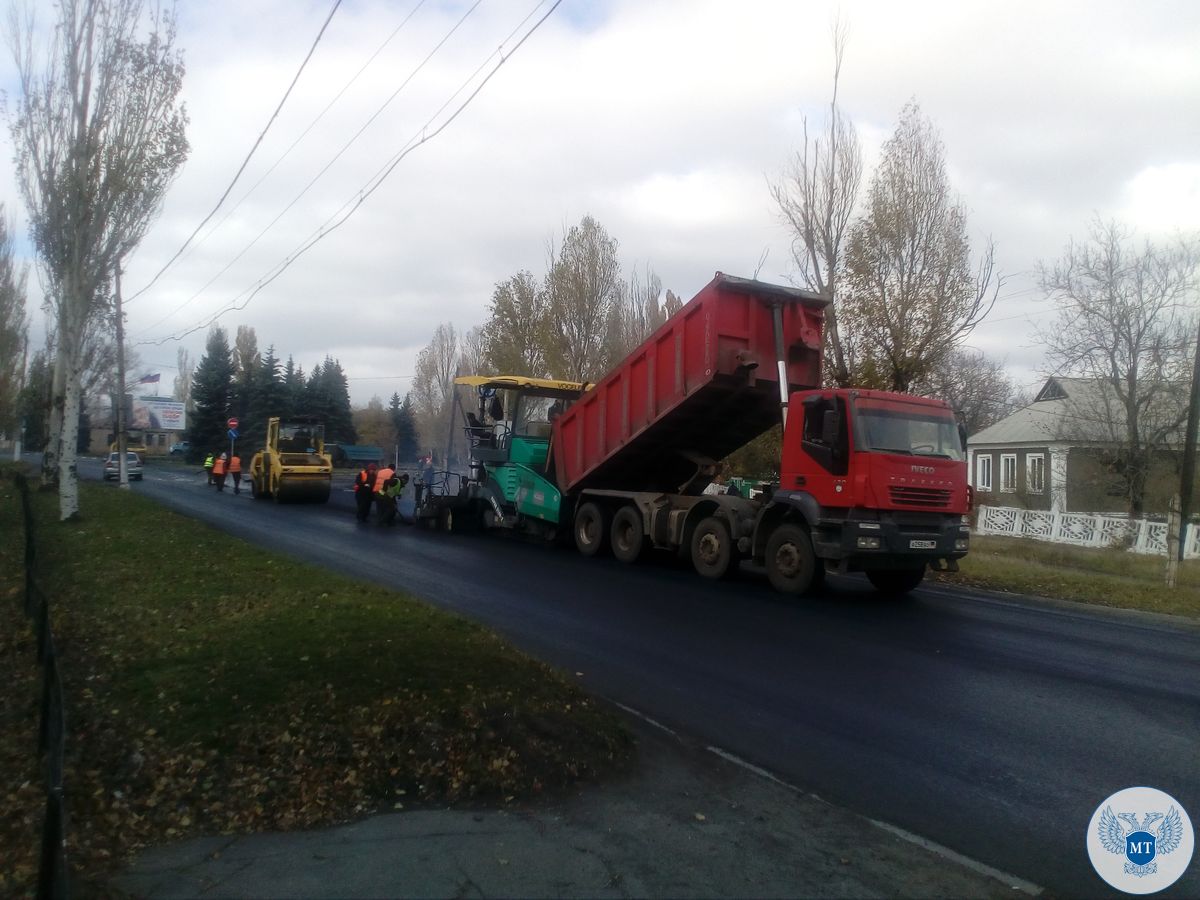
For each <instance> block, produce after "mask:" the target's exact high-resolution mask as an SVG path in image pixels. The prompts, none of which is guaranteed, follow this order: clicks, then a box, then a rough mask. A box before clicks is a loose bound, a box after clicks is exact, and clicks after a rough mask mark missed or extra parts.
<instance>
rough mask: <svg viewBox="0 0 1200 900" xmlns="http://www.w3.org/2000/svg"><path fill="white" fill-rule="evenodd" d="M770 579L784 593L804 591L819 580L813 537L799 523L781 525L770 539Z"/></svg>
mask: <svg viewBox="0 0 1200 900" xmlns="http://www.w3.org/2000/svg"><path fill="white" fill-rule="evenodd" d="M766 563H767V578H769V579H770V581H771V586H772V587H773V588H775V590H777V591H781V592H782V593H784V594H803V593H804V592H805V591H807V590H808V589H809V588H810V587H812V586H813V584H814V582H815V580H816V572H817V557H816V554H815V553H813V546H812V539H811V538H810V537H809V536H808V532H807V531H805V530H804V529H803V528H801V527H800V526H799V525H790V524H786V525H780V526H779V527H778V528H776V529H775V531H774V532H773V533H772V534H771V537H770V538H769V539H768V540H767V558H766Z"/></svg>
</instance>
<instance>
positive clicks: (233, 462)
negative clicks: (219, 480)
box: [229, 453, 242, 494]
mask: <svg viewBox="0 0 1200 900" xmlns="http://www.w3.org/2000/svg"><path fill="white" fill-rule="evenodd" d="M229 475H230V477H231V478H232V479H233V492H234V493H235V494H240V493H241V492H242V458H241V457H240V456H238V455H237V454H236V453H235V454H233V456H231V457H229Z"/></svg>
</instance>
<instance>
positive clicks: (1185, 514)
mask: <svg viewBox="0 0 1200 900" xmlns="http://www.w3.org/2000/svg"><path fill="white" fill-rule="evenodd" d="M1197 430H1200V327H1197V330H1196V360H1195V362H1193V363H1192V391H1191V394H1190V395H1189V397H1188V417H1187V427H1186V428H1185V430H1184V435H1183V466H1182V471H1181V472H1180V473H1179V510H1180V517H1179V521H1180V526H1179V544H1178V546H1177V547H1176V549H1175V552H1176V553H1177V555H1178V558H1179V559H1180V560H1182V559H1183V549H1184V547H1185V546H1186V545H1187V533H1188V520H1189V519H1190V518H1191V515H1192V513H1193V512H1194V510H1193V508H1192V507H1193V505H1194V504H1193V503H1192V498H1193V497H1194V496H1195V494H1196V432H1197Z"/></svg>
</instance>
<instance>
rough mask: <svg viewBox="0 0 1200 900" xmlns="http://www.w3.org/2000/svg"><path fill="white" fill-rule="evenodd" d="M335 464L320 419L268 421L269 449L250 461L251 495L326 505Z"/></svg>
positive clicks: (274, 419) (263, 450)
mask: <svg viewBox="0 0 1200 900" xmlns="http://www.w3.org/2000/svg"><path fill="white" fill-rule="evenodd" d="M332 479H333V460H331V459H330V458H329V456H328V455H327V454H326V453H325V425H324V424H323V423H322V422H321V420H320V419H313V418H303V417H300V418H294V419H289V420H288V421H286V422H284V421H281V420H280V419H279V418H271V419H268V420H267V446H266V447H265V448H264V449H262V450H259V451H258V452H257V453H255V454H254V458H253V459H252V460H251V461H250V494H251V496H253V497H254V498H255V499H265V498H268V497H269V498H272V499H274V500H275V502H276V503H324V502H325V501H327V500H328V499H329V489H330V484H331V482H332Z"/></svg>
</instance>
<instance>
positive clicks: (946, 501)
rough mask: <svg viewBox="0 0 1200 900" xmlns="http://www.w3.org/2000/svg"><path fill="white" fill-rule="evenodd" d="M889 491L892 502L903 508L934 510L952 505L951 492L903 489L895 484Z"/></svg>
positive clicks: (920, 488) (916, 488)
mask: <svg viewBox="0 0 1200 900" xmlns="http://www.w3.org/2000/svg"><path fill="white" fill-rule="evenodd" d="M889 490H890V491H891V495H892V502H893V503H895V504H898V505H902V506H916V507H920V508H922V509H933V508H935V507H941V506H949V505H950V491H947V490H942V489H941V488H922V487H902V486H899V485H895V484H893V485H892V486H891V487H890V488H889Z"/></svg>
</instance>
